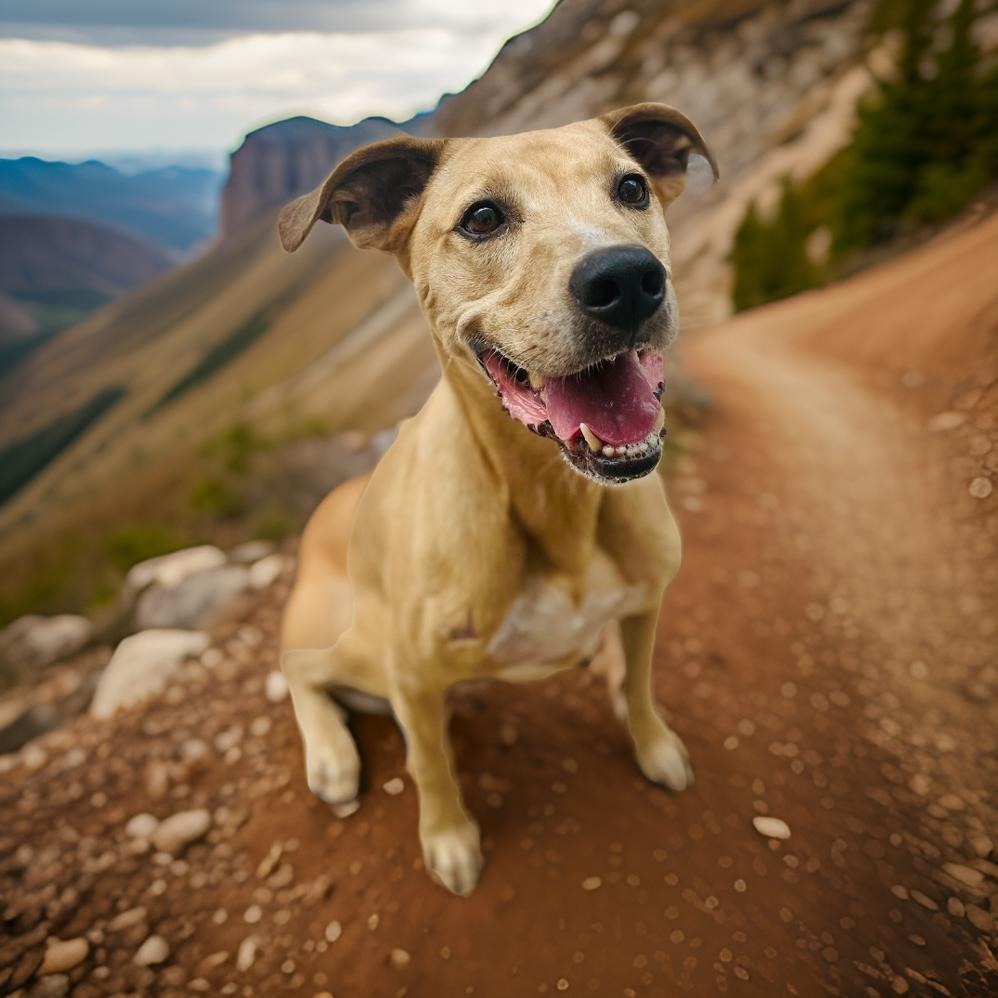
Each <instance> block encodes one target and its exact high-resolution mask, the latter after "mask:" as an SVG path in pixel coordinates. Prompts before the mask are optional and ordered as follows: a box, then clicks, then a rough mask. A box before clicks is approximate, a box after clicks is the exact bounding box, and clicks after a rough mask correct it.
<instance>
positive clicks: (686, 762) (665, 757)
mask: <svg viewBox="0 0 998 998" xmlns="http://www.w3.org/2000/svg"><path fill="white" fill-rule="evenodd" d="M638 766H640V767H641V772H642V773H644V774H645V776H646V777H647V778H648V779H649V780H651V781H652V783H659V784H661V785H662V786H664V787H668V788H669V789H670V790H677V791H678V790H685V789H686V788H687V787H691V786H693V769H692V768H691V766H690V757H689V754H688V753H687V751H686V746H685V745H684V744H683V742H682V739H681V738H680V737H679V735H677V734H676V733H675V732H674V731H670V730H668V729H666V730H665V731H663V732H661V733H660V734H659V735H657V736H656V738H655V739H654V740H652V741H651V742H650V743H649V744H648V745H647V746H645V747H644V748H642V749H639V750H638Z"/></svg>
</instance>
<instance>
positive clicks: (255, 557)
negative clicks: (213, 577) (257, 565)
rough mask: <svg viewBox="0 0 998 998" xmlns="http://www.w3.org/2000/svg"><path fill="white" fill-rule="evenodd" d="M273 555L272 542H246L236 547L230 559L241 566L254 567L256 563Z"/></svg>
mask: <svg viewBox="0 0 998 998" xmlns="http://www.w3.org/2000/svg"><path fill="white" fill-rule="evenodd" d="M273 553H274V545H273V544H271V543H270V541H246V542H245V543H244V544H239V545H238V546H236V547H234V548H233V549H232V550H231V551H230V552H229V557H230V558H231V559H232V561H236V562H238V563H239V564H240V565H252V564H253V562H254V561H260V560H261V559H263V558H266V557H267V555H270V554H273Z"/></svg>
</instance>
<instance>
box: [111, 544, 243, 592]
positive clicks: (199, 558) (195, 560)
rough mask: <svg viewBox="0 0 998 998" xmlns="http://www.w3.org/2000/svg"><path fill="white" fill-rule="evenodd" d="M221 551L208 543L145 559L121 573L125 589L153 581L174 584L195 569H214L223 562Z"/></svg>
mask: <svg viewBox="0 0 998 998" xmlns="http://www.w3.org/2000/svg"><path fill="white" fill-rule="evenodd" d="M226 560H227V559H226V557H225V552H223V551H222V550H221V549H220V548H217V547H215V546H214V545H212V544H202V545H200V546H199V547H193V548H184V549H183V550H182V551H174V552H172V553H171V554H164V555H161V556H160V557H159V558H149V559H148V560H147V561H140V562H139V563H138V564H137V565H133V566H132V568H131V570H130V571H129V573H128V575H127V576H125V590H126V591H130V592H131V593H133V594H135V593H139V592H141V591H142V590H143V589H145V588H146V587H147V586H151V585H152V584H153V583H156V584H157V585H161V586H178V585H180V583H181V582H183V581H184V579H186V578H187V577H188V576H190V575H194V573H195V572H204V571H206V570H207V569H209V568H218V567H219V566H221V565H224V564H225V563H226Z"/></svg>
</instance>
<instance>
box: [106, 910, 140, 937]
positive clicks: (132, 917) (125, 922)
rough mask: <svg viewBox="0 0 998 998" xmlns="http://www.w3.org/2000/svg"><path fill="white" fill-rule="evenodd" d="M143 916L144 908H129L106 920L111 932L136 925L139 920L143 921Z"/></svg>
mask: <svg viewBox="0 0 998 998" xmlns="http://www.w3.org/2000/svg"><path fill="white" fill-rule="evenodd" d="M145 917H146V910H145V908H142V907H139V908H129V909H128V910H127V911H123V912H121V914H119V915H115V916H114V918H112V919H111V921H110V922H108V925H107V927H108V928H109V929H110V930H111V931H112V932H120V931H121V930H122V929H130V928H131V927H132V926H133V925H138V924H139V923H140V922H143V921H145Z"/></svg>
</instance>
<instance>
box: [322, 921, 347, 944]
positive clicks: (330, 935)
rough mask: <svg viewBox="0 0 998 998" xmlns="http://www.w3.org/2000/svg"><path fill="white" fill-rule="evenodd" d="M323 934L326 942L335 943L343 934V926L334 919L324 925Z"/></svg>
mask: <svg viewBox="0 0 998 998" xmlns="http://www.w3.org/2000/svg"><path fill="white" fill-rule="evenodd" d="M323 935H325V937H326V942H328V943H335V942H336V940H337V939H339V938H340V936H342V935H343V926H342V925H340V923H339V922H337V921H336V920H335V919H334V920H333V921H332V922H330V923H329V924H328V925H327V926H326V931H325V932H324V933H323Z"/></svg>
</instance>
